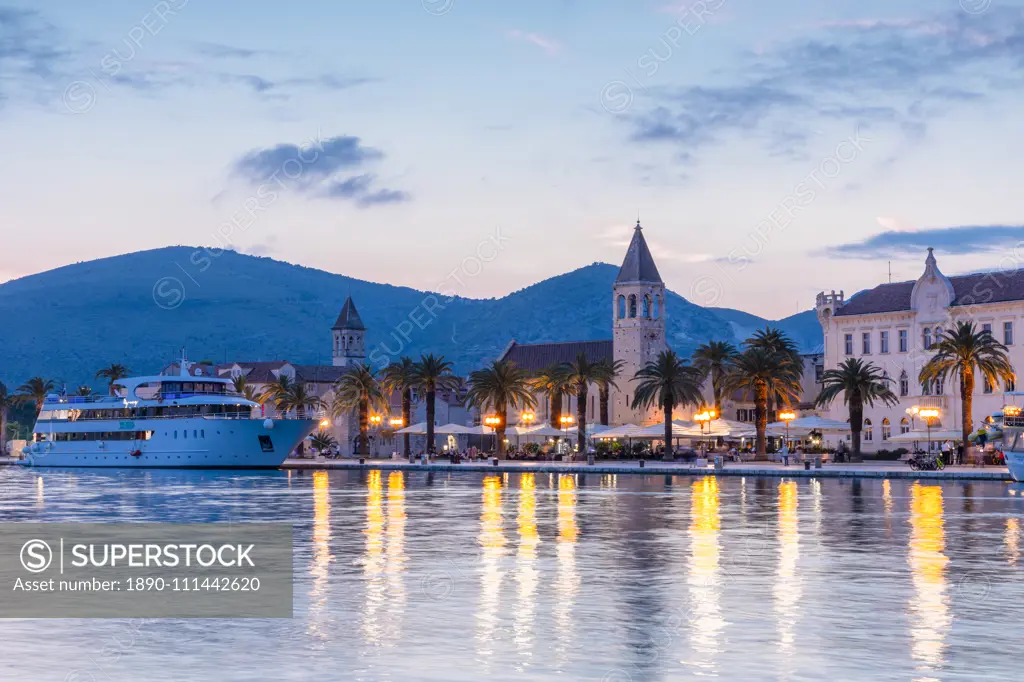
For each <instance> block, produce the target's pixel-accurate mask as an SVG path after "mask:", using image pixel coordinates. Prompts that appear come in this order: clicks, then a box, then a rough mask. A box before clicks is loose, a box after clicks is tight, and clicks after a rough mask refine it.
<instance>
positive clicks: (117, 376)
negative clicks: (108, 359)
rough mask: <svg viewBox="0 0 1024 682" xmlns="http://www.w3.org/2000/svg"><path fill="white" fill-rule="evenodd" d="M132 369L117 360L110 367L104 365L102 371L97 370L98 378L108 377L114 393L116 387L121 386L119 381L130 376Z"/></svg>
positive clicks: (111, 390) (111, 393)
mask: <svg viewBox="0 0 1024 682" xmlns="http://www.w3.org/2000/svg"><path fill="white" fill-rule="evenodd" d="M131 372H132V371H131V370H130V369H128V368H127V367H125V366H124V365H122V364H121V363H119V362H115V363H113V364H112V365H110V367H104V368H103V369H101V370H100V371H98V372H96V378H97V379H106V380H107V381H108V382H109V390H110V395H114V394H115V391H116V389H118V388H121V387H120V386H119V385H118V383H117V382H118V381H120V380H121V379H124V378H126V377H128V376H129V375H130V374H131Z"/></svg>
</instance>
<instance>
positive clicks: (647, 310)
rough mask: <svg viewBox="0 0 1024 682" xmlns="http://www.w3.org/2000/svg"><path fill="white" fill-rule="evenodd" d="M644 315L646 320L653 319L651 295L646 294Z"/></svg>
mask: <svg viewBox="0 0 1024 682" xmlns="http://www.w3.org/2000/svg"><path fill="white" fill-rule="evenodd" d="M643 315H644V319H645V320H649V319H651V297H650V296H648V295H647V294H644V301H643Z"/></svg>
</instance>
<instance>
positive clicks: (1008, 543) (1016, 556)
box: [1003, 517, 1020, 566]
mask: <svg viewBox="0 0 1024 682" xmlns="http://www.w3.org/2000/svg"><path fill="white" fill-rule="evenodd" d="M1003 545H1004V546H1005V547H1006V563H1008V564H1010V565H1011V566H1016V565H1017V562H1018V561H1020V519H1018V518H1017V517H1010V518H1008V519H1006V532H1005V533H1004V534H1003Z"/></svg>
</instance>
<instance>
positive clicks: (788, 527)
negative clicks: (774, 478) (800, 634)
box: [774, 481, 801, 661]
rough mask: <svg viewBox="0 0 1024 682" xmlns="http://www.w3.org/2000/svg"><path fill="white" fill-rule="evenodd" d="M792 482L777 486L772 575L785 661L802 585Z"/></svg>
mask: <svg viewBox="0 0 1024 682" xmlns="http://www.w3.org/2000/svg"><path fill="white" fill-rule="evenodd" d="M797 492H798V489H797V485H796V482H795V481H783V482H782V483H780V484H779V566H778V570H777V571H776V575H775V585H774V594H775V620H776V625H777V626H778V630H779V649H780V652H781V653H782V655H783V658H784V659H786V660H787V661H788V660H789V659H790V657H791V656H792V653H793V643H794V639H795V637H794V629H795V627H796V623H797V620H798V619H799V609H798V604H799V602H800V595H801V585H800V578H799V576H798V575H797V571H796V568H797V561H798V560H799V558H800V530H799V518H798V515H797V508H798V506H799V503H798V500H797Z"/></svg>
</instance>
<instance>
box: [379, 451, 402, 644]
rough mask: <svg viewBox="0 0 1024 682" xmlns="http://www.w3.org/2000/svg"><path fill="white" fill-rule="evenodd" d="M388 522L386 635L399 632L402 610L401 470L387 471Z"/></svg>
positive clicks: (390, 635) (396, 634)
mask: <svg viewBox="0 0 1024 682" xmlns="http://www.w3.org/2000/svg"><path fill="white" fill-rule="evenodd" d="M387 511H388V525H387V541H388V544H387V550H386V553H385V566H384V571H385V575H386V576H387V600H386V602H385V603H386V611H387V616H388V635H389V637H388V638H389V639H397V638H398V637H399V636H400V635H401V626H402V617H403V615H404V613H405V597H406V595H405V565H406V562H407V558H406V556H405V517H406V514H405V474H404V473H402V472H401V471H392V472H391V473H390V474H388V505H387Z"/></svg>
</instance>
